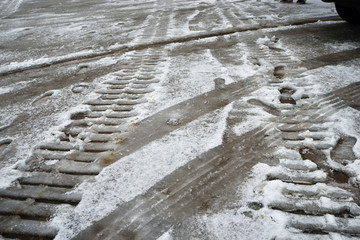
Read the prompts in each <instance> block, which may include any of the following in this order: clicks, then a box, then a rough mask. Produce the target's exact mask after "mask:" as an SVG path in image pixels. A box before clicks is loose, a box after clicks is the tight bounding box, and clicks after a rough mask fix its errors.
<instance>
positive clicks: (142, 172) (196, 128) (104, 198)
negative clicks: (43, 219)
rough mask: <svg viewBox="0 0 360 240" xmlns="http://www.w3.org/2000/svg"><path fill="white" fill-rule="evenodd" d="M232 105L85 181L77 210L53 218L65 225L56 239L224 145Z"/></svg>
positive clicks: (59, 223) (87, 223) (194, 122)
mask: <svg viewBox="0 0 360 240" xmlns="http://www.w3.org/2000/svg"><path fill="white" fill-rule="evenodd" d="M230 109H231V105H229V106H227V107H225V108H224V109H223V110H217V111H215V112H213V113H210V114H207V115H205V116H203V117H201V118H199V119H197V120H195V121H193V122H191V123H189V124H187V125H186V126H184V127H182V128H180V129H178V130H176V131H174V132H172V133H170V134H169V135H168V136H165V137H163V138H162V139H159V140H156V141H154V142H152V143H150V144H148V145H147V146H145V147H143V148H142V149H140V150H139V151H137V152H135V153H133V154H131V155H129V156H127V157H124V158H123V159H121V160H119V161H118V162H116V163H114V164H113V165H111V166H109V167H107V168H105V169H104V170H103V171H102V172H101V173H100V174H99V175H98V176H97V177H96V182H85V183H83V184H81V185H80V186H79V188H78V189H77V191H81V192H83V199H82V201H81V202H80V204H79V205H78V206H77V207H76V208H75V211H70V212H68V213H63V212H62V213H61V212H60V213H59V214H58V216H57V217H56V218H55V219H54V221H53V224H54V225H56V226H62V227H61V229H60V232H59V234H58V235H57V237H56V239H70V238H71V237H73V236H74V235H76V234H77V233H79V232H80V231H81V230H82V229H85V228H86V227H87V226H89V225H90V224H91V223H92V222H93V221H96V220H99V219H101V218H102V217H104V216H106V215H107V214H109V213H110V212H111V211H113V210H114V209H115V208H116V207H117V206H119V205H121V204H122V203H124V202H127V201H130V200H132V199H133V198H135V197H136V196H138V195H140V194H143V193H145V192H146V191H147V190H148V189H149V188H150V187H152V186H153V185H154V184H156V183H157V182H158V181H160V180H161V179H163V178H164V177H165V176H166V175H168V174H170V173H171V172H173V171H174V170H176V169H177V168H179V167H181V166H183V165H184V164H186V163H187V162H189V161H191V160H192V159H194V158H196V157H197V156H199V155H200V154H202V153H203V152H206V151H208V150H209V149H211V148H214V147H216V146H218V145H220V144H221V143H222V136H223V133H224V131H225V128H226V118H227V116H228V112H229V111H230ZM174 146H176V148H175V147H174ZM144 176H146V178H144Z"/></svg>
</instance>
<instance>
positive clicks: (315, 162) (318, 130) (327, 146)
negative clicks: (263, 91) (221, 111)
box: [260, 87, 360, 238]
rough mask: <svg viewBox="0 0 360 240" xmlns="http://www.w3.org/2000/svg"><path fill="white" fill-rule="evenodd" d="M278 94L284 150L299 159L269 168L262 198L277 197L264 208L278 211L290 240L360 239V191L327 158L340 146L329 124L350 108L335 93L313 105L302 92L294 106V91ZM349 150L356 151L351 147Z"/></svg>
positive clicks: (314, 101) (316, 100)
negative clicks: (297, 239) (304, 236)
mask: <svg viewBox="0 0 360 240" xmlns="http://www.w3.org/2000/svg"><path fill="white" fill-rule="evenodd" d="M309 89H311V87H309ZM340 91H344V90H340ZM280 92H281V98H283V99H284V100H285V99H286V101H284V107H283V108H280V109H279V110H280V112H281V114H280V115H279V117H278V119H277V122H278V128H279V129H280V131H281V135H282V141H283V145H284V146H285V147H286V148H287V149H289V150H291V151H294V152H298V153H299V156H301V157H299V158H298V159H295V158H294V159H287V158H286V159H279V164H278V165H277V166H268V170H267V171H266V173H265V175H266V181H265V182H263V183H262V184H264V185H265V187H264V190H262V191H260V194H261V195H263V196H267V195H269V196H270V195H271V196H273V195H276V196H277V197H276V198H271V199H268V200H265V201H264V202H263V203H262V204H264V206H267V207H268V208H269V209H271V210H273V211H279V212H280V213H281V214H282V215H283V217H284V218H285V219H286V224H285V228H286V229H287V231H289V234H293V233H295V234H296V236H297V237H300V236H302V234H308V236H309V237H310V236H312V237H316V236H326V235H328V234H330V235H331V234H338V236H339V237H341V236H343V237H351V236H353V237H359V236H360V230H359V228H358V226H359V224H360V218H359V216H360V206H359V196H358V189H356V188H355V187H352V186H351V185H350V184H349V183H348V178H349V177H348V176H347V175H346V173H344V172H342V170H341V169H333V168H330V167H329V165H327V161H328V160H327V157H326V155H325V153H326V152H329V151H334V150H332V149H334V147H335V145H336V143H337V142H336V141H332V139H336V138H337V136H336V134H335V132H334V131H333V130H332V124H331V122H330V121H329V120H328V119H329V117H330V116H331V115H332V114H334V113H335V112H337V111H338V109H340V108H343V107H345V106H347V105H346V103H345V102H344V101H342V100H341V99H339V98H338V97H337V96H336V95H335V94H333V93H331V94H327V95H324V96H320V97H318V98H316V99H314V98H309V97H308V94H306V91H304V92H305V93H304V94H303V98H301V99H299V100H296V101H295V100H294V99H291V96H292V94H294V93H295V90H292V89H291V88H286V89H284V88H282V89H280ZM280 100H281V99H280ZM289 100H290V101H289ZM291 105H292V106H291ZM346 149H347V151H352V148H351V147H348V148H346ZM333 156H334V155H333ZM275 186H276V187H275ZM274 237H275V238H277V237H278V236H274ZM279 237H280V236H279ZM280 238H281V237H280Z"/></svg>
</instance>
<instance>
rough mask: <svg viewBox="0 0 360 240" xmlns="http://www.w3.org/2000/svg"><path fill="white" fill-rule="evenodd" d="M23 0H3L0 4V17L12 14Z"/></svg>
mask: <svg viewBox="0 0 360 240" xmlns="http://www.w3.org/2000/svg"><path fill="white" fill-rule="evenodd" d="M22 1H23V0H5V1H4V2H3V3H2V4H1V6H0V18H7V17H9V16H10V15H12V14H14V13H15V12H16V11H17V10H18V8H19V7H20V5H21V3H22Z"/></svg>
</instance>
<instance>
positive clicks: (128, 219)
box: [76, 120, 276, 239]
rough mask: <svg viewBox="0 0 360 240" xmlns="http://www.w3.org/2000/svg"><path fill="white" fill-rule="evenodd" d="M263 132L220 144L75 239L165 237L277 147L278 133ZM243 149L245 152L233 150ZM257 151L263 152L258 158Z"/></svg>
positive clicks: (254, 132) (258, 130) (256, 131)
mask: <svg viewBox="0 0 360 240" xmlns="http://www.w3.org/2000/svg"><path fill="white" fill-rule="evenodd" d="M232 121H233V120H232ZM269 131H270V130H269ZM265 132H268V130H267V128H265V129H262V128H258V129H256V130H254V131H252V132H250V133H248V134H247V135H246V136H244V137H243V138H238V139H237V140H236V141H234V140H233V141H232V142H231V143H230V142H228V141H227V140H225V141H224V143H223V144H222V145H221V146H218V147H216V148H214V149H212V150H210V151H209V152H207V153H204V154H202V155H201V156H199V157H198V158H196V159H194V160H192V161H191V162H189V163H188V164H186V165H185V166H183V167H181V168H179V169H177V170H176V171H175V172H174V173H172V174H170V175H169V176H167V177H166V178H165V179H163V180H162V181H161V182H160V183H158V184H156V185H155V186H153V187H152V188H151V189H150V190H149V191H148V192H147V193H145V194H144V195H142V196H139V197H137V198H135V199H134V200H132V201H130V202H128V203H126V204H124V206H121V207H120V208H119V209H117V210H116V211H114V212H113V213H112V214H110V215H109V216H108V217H106V218H104V219H103V220H101V221H99V222H97V223H95V224H94V225H93V226H91V227H89V228H88V229H86V230H85V231H84V232H82V233H81V234H79V235H78V236H77V237H76V239H87V238H88V237H89V236H92V237H94V236H96V237H95V239H114V238H117V239H149V238H150V239H155V238H157V237H159V236H161V234H163V233H164V232H165V231H167V230H168V229H169V228H170V227H171V226H173V225H175V224H176V223H177V222H179V221H181V220H182V219H183V218H184V217H189V216H191V215H193V214H194V212H196V211H197V210H199V208H201V207H202V206H203V207H204V206H206V204H207V201H208V199H209V198H211V197H210V196H211V195H219V194H221V189H224V188H223V187H224V186H226V187H229V188H231V187H230V185H233V184H235V183H236V182H237V181H238V180H239V178H240V179H241V178H243V177H244V175H243V174H239V171H240V169H241V168H246V169H249V168H250V167H251V166H252V165H253V164H254V163H255V162H256V160H255V158H256V159H259V158H261V156H260V155H261V153H265V152H267V151H268V148H271V147H270V146H271V144H269V142H273V144H276V141H273V140H274V138H276V134H274V135H273V137H272V138H269V139H267V141H265V142H264V141H263V138H264V137H263V136H264V133H265ZM270 132H271V131H270ZM270 132H268V133H269V135H270V134H271V133H270ZM247 136H253V137H254V139H255V141H256V140H257V142H259V144H258V145H257V146H254V147H250V146H247V145H248V144H249V142H248V141H247V138H246V137H247ZM244 146H245V147H244ZM239 148H241V149H242V150H241V151H236V150H235V151H234V149H239ZM256 150H259V151H257V154H254V152H255V151H256Z"/></svg>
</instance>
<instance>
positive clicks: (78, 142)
mask: <svg viewBox="0 0 360 240" xmlns="http://www.w3.org/2000/svg"><path fill="white" fill-rule="evenodd" d="M165 3H166V4H170V3H171V1H160V0H159V1H158V2H157V9H158V10H160V9H162V7H164V5H165ZM166 6H167V5H166ZM152 20H154V21H150V22H148V25H147V27H146V28H145V29H144V32H143V35H142V36H143V37H142V38H143V39H144V42H146V41H149V40H150V41H151V39H152V38H156V37H161V36H166V34H167V31H166V28H167V23H166V22H167V21H169V19H168V17H167V16H166V12H164V13H163V14H162V15H161V16H160V17H159V18H152ZM154 25H155V26H156V27H161V31H159V30H157V28H154V27H153V26H154ZM163 55H164V52H163V50H162V49H158V48H156V49H147V50H146V49H144V50H139V51H134V52H132V53H131V56H130V58H131V61H130V62H131V64H129V65H128V66H127V67H126V68H125V69H123V70H121V71H118V72H115V73H113V74H111V76H112V77H111V78H110V80H109V81H105V82H103V83H102V84H100V86H99V87H98V88H97V89H96V90H95V94H97V98H95V99H92V100H89V101H87V102H84V105H87V106H88V107H87V108H86V109H88V110H86V111H83V112H74V113H73V114H72V115H71V117H70V119H71V123H70V124H69V125H67V126H65V127H64V129H63V130H62V133H61V134H60V135H59V136H58V137H56V139H55V141H53V142H48V143H42V144H40V145H39V146H38V147H37V148H36V149H35V150H34V154H33V155H32V156H31V157H30V159H29V160H28V161H27V163H26V164H25V165H24V166H21V167H19V170H22V171H24V172H25V173H26V174H25V175H24V177H22V178H20V179H18V186H16V187H10V188H7V189H0V198H1V205H0V216H1V223H2V224H1V225H0V234H2V235H3V236H4V237H11V238H19V239H28V238H32V237H39V238H45V239H48V238H49V239H51V238H53V237H55V236H56V233H57V229H54V228H53V227H50V226H49V223H48V222H47V221H48V220H49V219H50V218H51V217H52V216H53V214H54V212H55V211H56V209H57V208H58V207H59V206H67V207H74V206H76V205H77V204H78V203H79V201H80V200H81V195H80V194H76V193H70V192H71V190H72V188H73V187H74V186H76V185H78V184H80V183H81V182H82V181H85V180H89V179H92V178H93V176H94V175H97V174H98V173H99V172H100V171H101V170H102V168H103V167H104V166H106V165H109V164H110V163H111V162H109V161H108V160H107V159H106V158H105V157H104V158H102V162H100V163H99V162H98V159H99V158H100V156H103V155H104V154H105V155H107V154H108V155H111V152H112V151H114V150H115V148H116V147H117V146H118V145H119V143H118V141H121V138H120V137H119V134H120V133H122V132H123V131H124V128H123V127H121V126H123V125H124V124H125V123H127V122H128V119H129V118H130V117H133V116H136V112H134V110H133V109H134V106H135V105H137V104H140V103H143V102H144V99H143V96H144V94H147V93H149V92H152V91H153V89H152V88H151V87H150V85H151V84H154V83H157V82H159V80H158V79H156V76H155V75H156V74H157V72H156V67H157V65H158V64H159V62H161V61H162V58H163Z"/></svg>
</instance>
